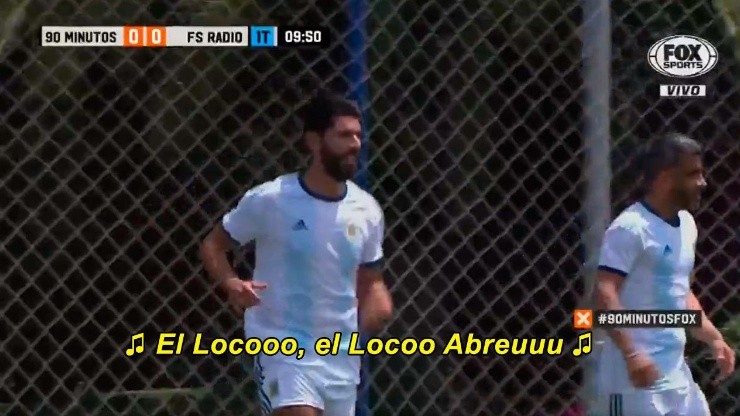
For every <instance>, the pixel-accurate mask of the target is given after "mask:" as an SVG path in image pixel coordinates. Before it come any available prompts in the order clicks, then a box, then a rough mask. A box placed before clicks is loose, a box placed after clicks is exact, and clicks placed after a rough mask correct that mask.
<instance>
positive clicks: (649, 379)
mask: <svg viewBox="0 0 740 416" xmlns="http://www.w3.org/2000/svg"><path fill="white" fill-rule="evenodd" d="M625 359H626V361H627V372H628V373H629V377H630V381H631V382H632V385H633V386H635V387H637V388H646V387H650V386H652V385H653V384H654V383H655V382H656V381H658V377H660V371H658V367H656V366H655V363H654V362H653V360H652V359H650V357H649V356H647V355H645V354H642V353H635V354H631V355H629V356H627V357H626V358H625Z"/></svg>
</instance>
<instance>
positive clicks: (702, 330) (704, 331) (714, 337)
mask: <svg viewBox="0 0 740 416" xmlns="http://www.w3.org/2000/svg"><path fill="white" fill-rule="evenodd" d="M686 309H689V310H693V311H700V312H701V327H699V328H691V329H689V333H691V336H693V337H694V338H696V339H698V340H699V341H701V342H703V343H705V344H711V343H712V342H714V341H720V340H723V339H724V337H723V336H722V333H721V332H719V330H718V329H717V327H715V326H714V324H713V323H712V321H710V320H709V317H707V314H706V312H705V311H704V308H702V306H701V303H699V299H698V298H697V297H696V295H695V294H694V292H693V291H692V290H689V294H688V295H687V296H686Z"/></svg>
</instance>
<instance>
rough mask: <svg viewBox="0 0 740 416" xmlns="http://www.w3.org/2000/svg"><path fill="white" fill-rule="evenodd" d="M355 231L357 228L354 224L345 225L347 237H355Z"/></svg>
mask: <svg viewBox="0 0 740 416" xmlns="http://www.w3.org/2000/svg"><path fill="white" fill-rule="evenodd" d="M357 232H358V230H357V226H356V225H354V224H350V225H348V226H347V235H348V236H349V238H355V236H357Z"/></svg>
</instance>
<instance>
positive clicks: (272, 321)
mask: <svg viewBox="0 0 740 416" xmlns="http://www.w3.org/2000/svg"><path fill="white" fill-rule="evenodd" d="M346 183H347V187H346V192H345V194H344V195H343V196H341V197H339V198H334V199H330V198H326V197H323V196H320V195H316V194H314V193H313V192H311V191H310V190H309V189H308V188H307V187H306V186H305V184H304V182H303V180H302V178H301V175H300V174H298V173H291V174H287V175H283V176H279V177H277V178H276V179H274V180H272V181H269V182H265V183H262V184H260V185H258V186H256V187H254V188H252V189H250V190H249V191H247V192H246V194H245V195H244V196H243V197H242V198H241V200H240V201H239V203H238V204H237V206H236V207H235V208H234V209H233V210H231V211H230V212H228V213H227V214H226V215H225V216H224V218H223V226H224V229H225V230H226V231H227V232H228V233H229V235H230V236H231V237H232V238H233V239H234V240H235V241H236V242H238V243H239V244H246V243H247V242H250V241H252V240H254V242H255V248H256V254H255V260H256V264H255V271H254V280H256V281H262V282H265V283H267V285H268V287H267V288H266V289H264V290H263V291H261V292H260V295H261V299H262V303H261V304H260V305H258V306H255V307H253V308H250V309H248V310H247V311H246V312H245V315H244V318H245V323H244V329H245V333H246V335H247V336H248V337H258V338H261V339H265V338H267V337H277V338H279V339H282V338H287V337H292V338H295V339H297V340H298V342H299V345H300V346H301V347H302V348H304V349H305V351H306V356H305V357H304V358H303V359H301V360H299V361H297V360H296V359H295V357H284V359H285V360H289V361H290V362H292V363H294V364H298V365H305V366H311V367H313V368H316V369H317V370H319V371H320V372H321V373H322V374H324V375H325V376H326V378H327V379H328V380H335V381H342V382H353V383H358V382H359V368H360V357H358V356H348V355H347V354H346V352H347V350H348V347H349V341H350V336H351V334H352V333H353V332H356V331H358V316H357V301H356V280H357V269H358V267H359V266H361V265H377V264H379V263H380V262H381V261H382V259H383V248H382V241H383V233H384V216H383V212H382V210H381V208H380V206H379V204H378V203H377V201H376V200H375V198H373V197H372V196H371V195H370V194H368V193H367V192H365V191H364V190H362V189H361V188H360V187H359V186H357V185H356V184H354V183H353V182H351V181H347V182H346ZM335 332H340V333H341V334H342V343H341V347H340V353H339V356H337V357H332V356H328V355H327V356H325V357H319V356H318V355H316V354H315V353H314V344H315V342H316V340H317V339H319V338H321V337H328V338H330V339H331V338H332V336H333V334H334V333H335Z"/></svg>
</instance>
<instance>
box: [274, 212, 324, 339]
mask: <svg viewBox="0 0 740 416" xmlns="http://www.w3.org/2000/svg"><path fill="white" fill-rule="evenodd" d="M300 218H301V219H302V220H303V221H304V222H305V224H306V227H307V228H306V229H302V230H293V231H290V232H291V240H293V244H298V245H300V246H301V247H300V254H299V253H296V252H291V250H285V252H284V253H283V255H284V256H285V258H284V260H283V264H284V267H285V290H286V293H288V294H289V295H288V296H289V297H288V298H287V299H286V307H285V312H286V314H285V326H286V329H287V330H288V331H289V333H290V334H291V335H292V336H294V337H295V338H296V340H297V341H298V345H300V346H301V347H302V348H305V349H309V348H312V346H313V340H312V339H311V335H310V331H311V332H312V331H313V330H314V329H315V328H314V316H315V310H316V309H315V307H314V293H313V290H312V289H313V285H312V284H308V282H313V281H316V280H315V279H313V278H312V276H307V275H306V273H307V272H309V271H311V270H314V269H315V268H314V267H311V262H312V261H315V259H316V258H317V257H316V251H315V248H316V244H315V242H316V241H317V240H316V236H317V233H320V232H321V231H322V230H321V226H320V224H319V217H318V215H317V205H316V204H312V203H308V204H304V205H303V206H301V210H300ZM286 225H287V226H288V227H293V224H286Z"/></svg>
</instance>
